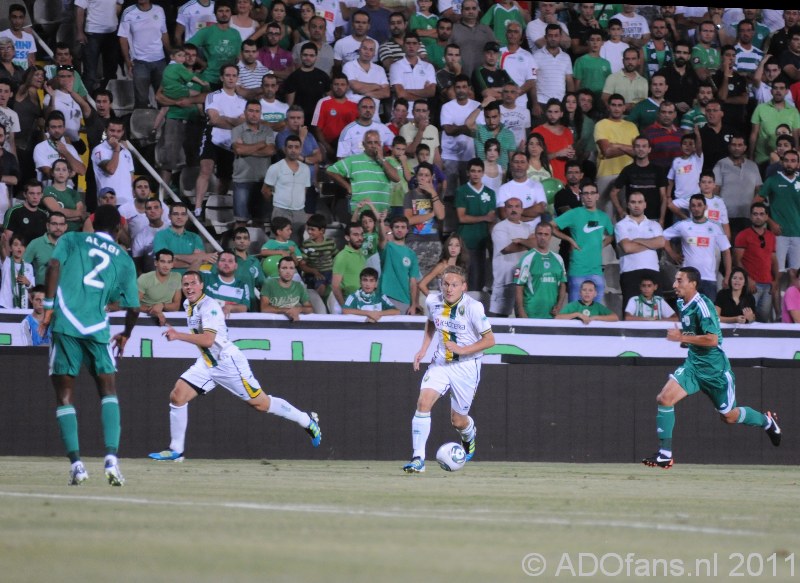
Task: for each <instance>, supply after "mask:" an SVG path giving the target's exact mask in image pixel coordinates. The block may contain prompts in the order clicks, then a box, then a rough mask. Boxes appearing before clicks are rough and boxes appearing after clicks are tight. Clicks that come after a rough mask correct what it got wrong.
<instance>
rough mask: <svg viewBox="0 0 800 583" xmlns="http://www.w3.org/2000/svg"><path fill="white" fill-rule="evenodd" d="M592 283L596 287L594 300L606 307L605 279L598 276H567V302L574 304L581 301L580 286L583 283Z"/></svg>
mask: <svg viewBox="0 0 800 583" xmlns="http://www.w3.org/2000/svg"><path fill="white" fill-rule="evenodd" d="M587 280H588V281H593V282H594V285H595V286H596V287H597V297H596V298H595V299H594V301H596V302H597V303H598V304H603V305H606V302H605V293H606V279H605V277H603V275H602V274H600V275H569V276H567V294H568V298H567V301H570V302H575V301H577V300H579V299H581V284H582V283H583V282H584V281H587Z"/></svg>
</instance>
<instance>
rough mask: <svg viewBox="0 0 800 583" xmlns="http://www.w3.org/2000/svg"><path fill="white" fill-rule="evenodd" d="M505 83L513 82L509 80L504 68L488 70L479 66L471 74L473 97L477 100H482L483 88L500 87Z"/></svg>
mask: <svg viewBox="0 0 800 583" xmlns="http://www.w3.org/2000/svg"><path fill="white" fill-rule="evenodd" d="M506 83H514V81H512V80H511V77H509V75H508V72H506V71H505V70H504V69H495V70H494V71H490V70H489V69H487V68H485V67H481V68H480V69H477V70H476V71H475V72H474V73H473V74H472V86H473V87H474V88H475V98H476V99H477V100H478V101H481V100H482V97H481V92H482V91H483V90H484V89H490V88H495V87H502V86H503V85H505V84H506Z"/></svg>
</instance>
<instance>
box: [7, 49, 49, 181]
mask: <svg viewBox="0 0 800 583" xmlns="http://www.w3.org/2000/svg"><path fill="white" fill-rule="evenodd" d="M44 83H45V76H44V69H42V68H41V67H39V66H36V65H34V66H33V67H28V69H27V70H26V71H25V77H24V78H23V81H22V84H21V85H20V86H19V89H17V92H16V93H15V94H14V103H13V106H11V104H9V105H10V106H11V107H12V108H13V109H14V111H16V112H17V115H18V116H19V126H20V128H22V131H20V132H19V133H18V134H17V135H16V139H15V144H16V146H17V160H18V161H19V168H20V174H21V180H20V184H22V183H24V182H25V181H26V180H28V179H30V178H35V177H36V168H35V167H34V164H33V149H34V148H35V147H36V144H38V143H39V142H41V141H42V139H43V134H42V132H43V131H44V109H43V108H42V100H41V98H40V97H39V91H41V90H42V89H43V88H44Z"/></svg>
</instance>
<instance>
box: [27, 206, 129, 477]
mask: <svg viewBox="0 0 800 583" xmlns="http://www.w3.org/2000/svg"><path fill="white" fill-rule="evenodd" d="M119 227H120V215H119V211H117V209H116V207H114V206H111V205H101V206H99V207H98V208H97V210H96V211H95V213H94V230H95V232H94V233H82V232H73V233H66V234H64V235H62V236H61V238H60V239H59V240H58V244H57V245H56V248H55V250H54V251H53V256H52V257H51V258H50V262H49V263H48V265H47V271H46V274H45V289H46V292H45V305H44V307H45V316H44V319H43V321H42V323H41V324H40V327H39V332H40V334H43V333H44V331H45V330H46V329H47V327H48V326H51V332H52V343H51V345H50V378H51V379H52V382H53V387H54V388H55V391H56V401H57V403H58V407H57V408H56V419H57V420H58V426H59V429H60V430H61V439H62V441H63V442H64V447H65V448H66V450H67V457H68V458H69V460H70V462H72V468H71V469H70V480H69V484H70V485H73V486H77V485H78V484H81V483H82V482H85V481H86V480H87V479H88V477H89V474H88V473H87V472H86V468H85V467H84V465H83V462H81V456H80V448H79V446H78V418H77V416H76V413H75V406H74V405H73V393H74V390H75V378H76V377H77V376H78V373H79V372H80V369H81V365H82V364H84V363H85V364H86V366H87V368H88V369H89V372H90V374H91V375H92V376H93V377H94V379H95V383H96V385H97V392H98V393H99V395H100V419H101V421H102V425H103V437H104V440H105V448H106V457H105V473H106V478H107V479H108V483H109V484H111V485H112V486H122V485H123V484H124V483H125V479H124V478H123V477H122V473H121V472H120V470H119V463H118V462H117V449H118V448H119V435H120V420H119V402H118V401H117V391H116V388H115V373H116V372H117V367H116V362H115V360H114V354H113V352H112V350H111V346H109V341H110V342H111V344H112V345H113V346H114V347H115V348H116V353H117V356H122V351H123V349H124V348H125V343H126V342H127V341H128V338H130V335H131V331H132V330H133V327H134V325H135V324H136V319H137V318H138V317H139V291H138V288H137V286H136V268H135V267H134V264H133V259H131V257H130V255H128V253H127V252H126V251H125V249H123V248H122V247H120V246H119V245H118V244H117V243H116V242H115V237H116V235H117V231H118V230H119ZM111 301H114V302H117V303H118V304H119V305H120V306H122V307H123V308H125V309H126V310H127V313H126V315H125V329H124V330H123V331H122V332H120V333H119V334H117V335H115V336H114V337H113V338H111V334H110V326H109V322H108V316H107V314H106V306H107V305H108V304H109V303H110V302H111Z"/></svg>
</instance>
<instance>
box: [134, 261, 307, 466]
mask: <svg viewBox="0 0 800 583" xmlns="http://www.w3.org/2000/svg"><path fill="white" fill-rule="evenodd" d="M181 288H182V289H183V295H184V296H185V297H186V300H185V301H184V303H183V307H184V309H185V310H186V317H187V320H188V324H189V330H190V331H189V332H188V333H185V332H178V331H177V330H175V329H174V328H172V326H167V331H166V332H164V336H165V337H166V338H167V340H169V341H170V342H172V341H173V340H181V341H183V342H188V343H189V344H194V345H195V346H197V348H198V349H199V350H200V357H199V358H198V359H197V361H196V362H195V363H194V364H193V365H192V366H191V367H189V370H187V371H186V372H184V373H183V374H182V375H181V377H180V378H179V379H178V381H177V382H176V383H175V388H173V389H172V392H171V393H170V396H169V399H170V403H169V431H170V438H171V441H170V444H169V449H167V450H165V451H161V452H157V453H151V454H150V458H151V459H154V460H157V461H175V462H181V461H183V452H184V442H185V438H186V426H187V425H188V422H189V411H188V406H189V401H191V400H192V399H194V398H195V397H196V396H197V395H204V394H206V393H208V392H210V391H212V390H213V389H214V388H216V387H217V385H219V386H221V387H225V388H226V389H228V390H229V391H230V392H231V393H233V394H234V395H236V396H237V397H239V398H240V399H242V400H243V401H245V402H246V403H247V404H248V405H250V406H251V407H253V408H255V409H256V410H257V411H264V412H266V413H272V414H273V415H278V416H279V417H285V418H286V419H289V420H290V421H294V422H295V423H297V424H298V425H300V427H302V428H303V429H305V430H306V432H307V433H308V434H309V436H311V445H313V446H314V447H319V444H320V442H321V441H322V432H321V431H320V428H319V424H318V421H319V418H318V416H317V414H316V413H313V412H311V413H304V412H303V411H300V410H299V409H296V408H295V407H294V406H293V405H291V404H290V403H289V402H288V401H285V400H284V399H281V398H280V397H273V396H271V395H267V394H265V393H264V391H262V390H261V385H260V384H259V383H258V380H256V378H255V376H253V372H252V371H251V370H250V363H249V362H247V358H245V356H244V354H242V352H241V351H240V350H239V348H238V347H237V346H236V345H235V344H234V343H233V342H231V341H230V339H229V338H228V327H227V325H226V324H225V314H224V313H223V311H222V306H220V304H219V302H217V300H215V299H213V298H210V297H208V296H207V295H205V293H203V278H202V275H201V274H200V273H199V272H197V271H187V272H186V273H184V274H183V277H182V278H181Z"/></svg>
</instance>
